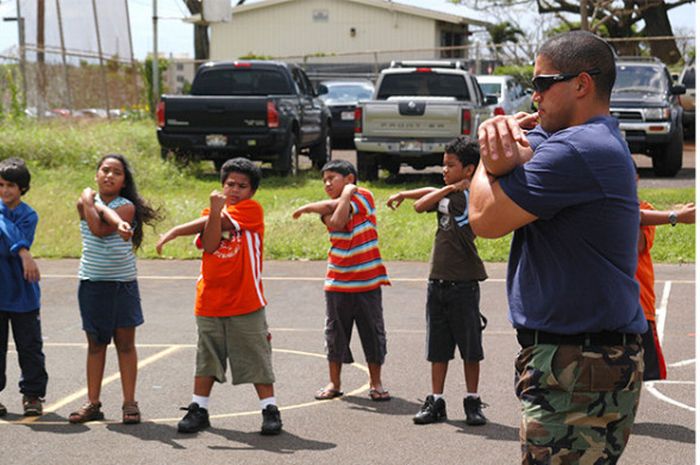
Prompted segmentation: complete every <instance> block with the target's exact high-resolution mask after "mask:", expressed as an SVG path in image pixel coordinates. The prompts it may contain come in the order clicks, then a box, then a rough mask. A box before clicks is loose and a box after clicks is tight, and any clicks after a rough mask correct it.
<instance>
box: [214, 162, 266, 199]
mask: <svg viewBox="0 0 700 465" xmlns="http://www.w3.org/2000/svg"><path fill="white" fill-rule="evenodd" d="M231 173H241V174H245V175H246V176H248V179H249V180H250V187H251V188H252V189H253V191H256V190H258V186H259V185H260V179H261V178H262V171H261V170H260V167H259V166H258V165H256V164H255V163H253V162H252V161H250V160H248V159H247V158H243V157H238V158H231V159H230V160H226V163H224V164H223V166H222V167H221V184H223V183H225V182H226V180H227V179H228V175H229V174H231Z"/></svg>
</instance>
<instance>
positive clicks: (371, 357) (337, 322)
mask: <svg viewBox="0 0 700 465" xmlns="http://www.w3.org/2000/svg"><path fill="white" fill-rule="evenodd" d="M353 322H354V323H355V324H356V325H357V332H358V334H359V335H360V342H361V343H362V350H363V351H364V352H365V360H366V361H367V363H377V364H380V365H381V364H383V363H384V357H385V356H386V332H385V331H384V310H383V309H382V290H381V288H377V289H374V290H372V291H367V292H331V291H326V330H325V336H326V354H327V356H328V360H329V361H331V362H341V363H353V362H354V359H353V357H352V351H351V350H350V337H351V336H352V326H353Z"/></svg>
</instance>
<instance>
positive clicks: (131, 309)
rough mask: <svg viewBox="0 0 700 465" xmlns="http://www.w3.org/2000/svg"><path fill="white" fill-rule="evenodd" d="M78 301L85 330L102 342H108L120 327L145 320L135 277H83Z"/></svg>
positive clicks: (134, 324)
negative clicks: (127, 278) (102, 278)
mask: <svg viewBox="0 0 700 465" xmlns="http://www.w3.org/2000/svg"><path fill="white" fill-rule="evenodd" d="M78 304H79V305H80V316H81V317H82V320H83V330H84V331H85V332H86V333H87V334H88V335H89V336H91V337H93V338H94V339H95V340H96V341H97V342H98V343H99V344H109V343H110V341H111V340H112V337H113V336H114V331H115V330H116V329H117V328H133V327H136V326H139V325H140V324H142V323H143V312H142V311H141V297H140V296H139V285H138V283H137V282H136V280H134V281H127V282H121V281H90V280H87V279H84V280H81V281H80V285H79V286H78Z"/></svg>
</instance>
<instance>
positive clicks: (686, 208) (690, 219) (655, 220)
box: [639, 203, 695, 226]
mask: <svg viewBox="0 0 700 465" xmlns="http://www.w3.org/2000/svg"><path fill="white" fill-rule="evenodd" d="M672 212H673V213H675V214H676V220H677V221H678V223H681V224H695V204H694V203H686V204H685V205H681V206H680V208H676V209H674V210H644V209H642V210H640V211H639V223H640V225H641V226H658V225H661V224H671V219H670V214H671V213H672Z"/></svg>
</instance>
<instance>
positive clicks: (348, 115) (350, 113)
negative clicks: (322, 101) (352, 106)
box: [340, 111, 355, 121]
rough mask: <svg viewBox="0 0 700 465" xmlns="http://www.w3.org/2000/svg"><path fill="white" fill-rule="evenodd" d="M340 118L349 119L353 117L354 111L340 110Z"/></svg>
mask: <svg viewBox="0 0 700 465" xmlns="http://www.w3.org/2000/svg"><path fill="white" fill-rule="evenodd" d="M340 119H342V120H343V121H351V120H354V119H355V112H354V111H341V112H340Z"/></svg>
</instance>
